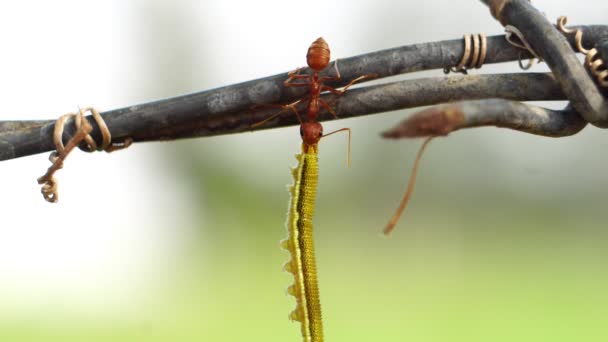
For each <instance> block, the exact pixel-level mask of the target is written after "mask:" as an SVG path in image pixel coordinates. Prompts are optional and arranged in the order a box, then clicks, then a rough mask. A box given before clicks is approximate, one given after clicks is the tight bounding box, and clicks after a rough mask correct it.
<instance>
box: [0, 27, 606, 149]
mask: <svg viewBox="0 0 608 342" xmlns="http://www.w3.org/2000/svg"><path fill="white" fill-rule="evenodd" d="M579 28H580V29H582V30H583V32H584V42H585V44H589V45H595V44H596V43H597V41H599V39H600V38H602V37H606V36H608V26H581V27H579ZM568 39H570V41H571V44H574V41H573V38H572V37H569V38H568ZM487 49H488V50H487V55H486V63H499V62H505V61H515V60H517V59H519V58H528V57H531V56H530V54H529V53H528V52H526V51H523V50H521V49H518V48H516V47H514V46H512V45H510V44H509V43H508V42H506V40H505V39H504V36H503V35H500V36H493V37H488V42H487ZM463 51H464V44H463V40H462V39H455V40H447V41H440V42H431V43H423V44H414V45H409V46H403V47H398V48H393V49H388V50H383V51H378V52H373V53H369V54H364V55H360V56H356V57H351V58H345V59H340V61H339V68H340V72H341V74H342V79H341V81H340V82H336V83H333V84H330V85H331V86H334V87H339V86H342V85H344V84H346V83H347V82H349V81H351V80H352V79H354V78H355V77H358V76H360V75H362V74H371V73H374V74H376V75H377V76H378V78H383V77H388V76H393V75H397V74H403V73H409V72H415V71H422V70H430V69H443V68H445V67H450V66H454V65H456V64H457V63H458V61H459V60H460V58H461V55H462V53H463ZM328 70H329V72H332V70H333V68H328ZM303 72H307V70H306V69H304V70H303ZM286 78H287V74H286V73H282V74H278V75H274V76H270V77H266V78H262V79H258V80H252V81H248V82H244V83H239V84H236V85H231V86H226V87H222V88H217V89H212V90H209V91H204V92H199V93H194V94H189V95H184V96H179V97H174V98H170V99H166V100H160V101H155V102H150V103H145V104H141V105H136V106H131V107H127V108H122V109H117V110H112V111H107V112H104V113H102V117H103V118H104V120H105V122H106V124H107V126H108V128H109V130H110V131H111V132H112V136H113V140H114V141H120V140H123V139H125V138H132V139H133V140H134V141H135V142H138V141H158V140H171V139H180V138H190V137H201V136H211V135H219V134H229V133H238V132H244V131H253V130H257V129H265V128H274V127H282V126H287V125H294V124H297V120H296V118H295V117H293V116H292V115H283V116H280V117H277V118H276V119H275V120H271V121H269V122H268V123H267V125H264V126H263V127H256V128H252V127H251V125H252V124H253V123H257V122H260V121H262V120H264V119H265V118H267V117H268V116H269V115H270V113H271V112H276V111H271V110H253V109H252V108H253V106H255V105H259V104H268V103H289V102H290V101H293V100H295V99H298V98H300V97H301V96H302V95H304V92H305V89H295V88H286V87H284V86H283V81H284V80H285V79H286ZM492 97H501V98H506V99H512V100H519V101H533V100H564V99H566V97H565V96H564V94H563V93H562V91H561V90H560V87H559V84H558V83H557V82H555V80H554V79H553V78H552V77H551V76H549V75H542V74H523V75H522V74H520V75H488V76H450V77H441V78H436V79H420V80H410V81H402V82H395V83H389V84H383V85H375V86H369V87H363V88H359V89H353V90H349V91H348V92H347V93H346V94H345V95H344V96H342V97H340V98H338V99H334V98H331V97H330V98H327V97H326V99H327V101H330V102H331V103H334V105H335V109H336V112H337V113H338V115H339V116H340V117H343V118H344V117H352V116H358V115H366V114H373V113H379V112H385V111H391V110H397V109H401V108H409V107H416V106H423V105H431V104H436V103H441V102H447V101H456V100H464V99H482V98H492ZM87 119H88V120H89V122H90V123H91V125H92V126H93V132H92V133H91V135H92V136H93V138H94V139H95V140H96V141H101V135H100V130H99V127H98V126H97V124H96V123H95V122H94V120H93V119H92V118H90V117H88V118H87ZM53 129H54V121H51V120H49V121H30V122H19V121H8V122H0V160H7V159H12V158H18V157H23V156H27V155H32V154H37V153H42V152H47V151H51V150H53V149H55V146H54V144H53V140H52V133H53ZM74 133H75V132H74V128H73V125H68V126H67V127H66V129H65V135H64V139H65V140H68V139H69V138H70V137H71V136H73V135H74Z"/></svg>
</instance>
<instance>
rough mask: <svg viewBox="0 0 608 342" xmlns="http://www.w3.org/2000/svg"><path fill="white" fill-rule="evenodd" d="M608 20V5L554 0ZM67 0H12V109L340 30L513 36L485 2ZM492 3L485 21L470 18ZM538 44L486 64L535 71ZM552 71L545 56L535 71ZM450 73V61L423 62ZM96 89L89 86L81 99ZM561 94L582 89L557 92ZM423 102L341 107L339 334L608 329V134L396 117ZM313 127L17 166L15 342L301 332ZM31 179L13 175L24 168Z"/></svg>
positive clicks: (266, 57) (137, 86)
mask: <svg viewBox="0 0 608 342" xmlns="http://www.w3.org/2000/svg"><path fill="white" fill-rule="evenodd" d="M534 3H535V5H536V6H538V7H539V8H541V9H542V10H543V11H545V12H546V14H547V16H548V17H549V18H556V17H557V16H559V15H562V14H568V15H569V16H570V22H571V23H572V24H583V23H585V24H599V23H604V22H605V16H606V14H607V13H608V5H607V4H606V2H603V1H600V0H597V1H592V0H583V1H579V2H567V1H540V0H539V1H534ZM455 5H456V4H455V2H453V1H428V2H395V1H390V0H383V1H373V2H372V1H367V2H359V3H352V2H348V1H337V2H320V1H307V2H306V3H293V4H292V3H289V2H281V1H258V2H251V3H250V2H244V1H225V2H210V1H203V2H196V1H186V0H184V1H175V2H164V1H143V0H142V1H135V0H133V1H126V2H119V1H108V2H75V1H71V2H70V1H58V2H53V4H47V3H45V2H23V3H22V4H19V5H18V4H16V3H15V4H12V5H3V8H2V11H0V12H1V13H2V14H0V22H2V24H0V25H2V26H0V28H2V30H1V31H2V32H4V34H6V35H7V37H8V36H9V35H10V38H6V40H5V48H4V49H5V51H6V52H5V53H6V57H5V58H6V59H5V61H4V62H3V63H2V64H3V66H2V68H3V69H2V74H3V75H5V77H4V79H3V80H0V82H2V92H3V93H4V94H8V96H7V98H6V101H5V102H4V104H3V105H2V110H0V113H2V114H0V115H2V116H1V117H0V119H15V118H22V119H34V118H41V117H42V118H55V117H57V116H58V115H59V114H62V113H64V112H66V111H69V110H71V109H72V107H74V105H75V104H79V105H88V104H93V105H96V106H98V107H100V109H102V110H105V109H113V108H119V107H122V106H129V105H134V104H137V103H142V102H146V101H151V100H155V99H159V98H163V97H170V96H176V95H180V94H184V93H189V92H194V91H199V90H202V89H210V88H214V87H219V86H223V85H228V84H232V83H236V82H240V81H245V80H249V79H253V78H258V77H263V76H267V75H272V74H276V73H279V72H285V71H287V70H291V69H294V68H295V67H297V66H300V65H303V64H305V59H304V55H305V52H306V49H307V47H308V45H309V44H310V43H311V42H312V41H313V40H314V39H316V38H317V37H318V36H320V35H323V36H324V37H325V38H326V40H327V41H328V42H329V44H330V46H331V47H332V53H333V58H340V57H348V56H352V55H356V54H361V53H365V52H370V51H374V50H379V49H384V48H389V47H394V46H399V45H406V44H412V43H417V42H423V41H436V40H443V39H452V38H457V37H460V36H462V34H464V33H473V32H485V33H486V34H488V35H490V34H498V33H500V32H501V27H500V26H499V25H498V23H497V22H495V21H494V20H493V19H492V18H491V17H490V15H489V12H488V10H487V8H486V7H485V6H483V5H482V4H481V3H480V2H476V1H470V2H459V3H458V7H456V6H455ZM471 18H475V20H471ZM518 70H519V69H518V68H517V63H510V64H508V65H503V66H489V65H488V66H484V68H483V69H481V71H480V72H517V71H518ZM542 70H546V66H544V65H539V66H535V69H534V71H542ZM421 76H442V73H441V71H433V72H427V73H423V74H416V75H408V76H407V77H409V78H415V77H421ZM79 101H88V102H84V103H83V102H79ZM545 105H549V106H552V107H554V108H560V107H562V106H563V105H564V104H563V103H553V104H545ZM411 112H412V111H399V112H393V113H386V114H380V115H373V116H369V117H365V118H358V119H349V120H340V121H336V122H327V123H326V124H325V127H326V130H330V129H337V128H341V127H351V128H352V130H353V145H352V151H353V153H352V158H353V160H352V165H353V166H352V168H351V169H347V168H346V167H345V163H346V138H345V137H339V136H335V137H332V138H329V139H327V140H323V141H322V144H321V146H320V172H321V175H320V184H319V192H318V197H317V209H316V216H315V229H316V231H315V243H316V249H317V262H318V265H319V278H320V289H321V300H322V305H323V313H324V318H325V330H326V331H325V335H326V339H327V340H328V341H416V342H423V341H442V342H447V341H450V342H451V341H467V342H471V341H493V342H499V341H510V342H512V341H538V340H545V341H605V340H606V339H607V338H608V331H607V330H608V328H606V327H608V294H607V293H606V291H605V289H606V288H607V287H608V277H607V275H606V272H605V270H606V267H607V265H608V258H607V256H608V254H607V252H606V241H607V238H608V231H607V230H606V229H605V227H606V223H605V222H604V220H605V218H606V204H605V203H606V202H605V200H606V198H607V195H606V194H607V193H608V187H607V185H608V181H607V180H606V176H605V174H606V173H605V170H606V168H607V167H608V158H607V157H605V156H604V154H603V153H602V152H603V151H606V150H607V149H606V148H607V147H608V144H607V142H606V139H605V137H604V136H603V135H605V133H603V132H601V131H600V130H599V129H596V128H593V127H588V128H586V129H585V130H584V131H583V132H581V133H580V134H578V135H576V136H573V137H569V138H563V139H549V138H541V137H535V136H529V135H525V134H522V133H517V132H511V131H506V130H499V129H495V128H484V129H473V130H468V131H463V132H457V133H455V134H453V135H451V136H449V137H447V138H441V139H437V140H436V141H433V142H432V143H431V145H430V147H429V149H428V150H427V153H426V155H425V156H424V158H423V163H422V166H421V169H420V172H419V178H418V182H417V185H416V192H415V193H414V197H413V200H412V202H411V204H410V206H409V207H408V208H407V210H406V212H405V215H404V217H403V218H402V220H401V222H400V223H399V225H398V226H397V230H396V231H395V233H394V234H393V236H391V237H390V238H385V237H383V236H382V235H381V234H380V232H381V230H382V228H383V227H384V225H385V224H386V222H387V220H388V219H389V217H390V215H392V213H393V211H394V210H395V208H396V207H397V205H398V203H399V200H400V199H401V196H402V195H403V191H404V190H405V186H406V182H407V178H408V176H409V171H410V168H411V162H412V161H413V159H414V156H415V153H416V150H417V149H418V147H419V146H420V144H421V141H397V142H395V141H383V140H382V139H381V138H380V137H379V135H378V133H379V132H381V131H383V130H385V129H387V128H390V127H391V126H392V125H393V124H395V123H396V122H399V121H400V120H402V119H403V118H405V117H406V116H407V115H408V114H409V113H411ZM297 132H298V128H297V127H291V128H286V129H279V130H268V131H263V132H256V133H245V134H240V135H232V136H222V137H213V138H204V139H194V140H187V141H180V142H171V143H162V144H160V143H148V144H141V145H139V146H133V147H132V148H130V149H129V150H127V151H122V152H118V153H116V154H112V155H104V154H94V155H85V154H82V153H79V154H74V155H73V156H70V160H69V161H68V163H67V164H66V168H65V170H62V171H61V172H60V173H59V175H58V178H59V179H60V182H61V188H60V191H61V194H62V198H61V203H60V204H58V205H57V206H49V205H48V204H46V203H44V202H43V200H42V199H41V198H39V193H38V188H37V187H36V185H35V182H34V179H35V177H37V176H39V174H41V173H42V172H43V171H44V170H45V169H46V167H47V165H48V162H46V161H45V158H46V156H36V157H30V158H23V159H20V160H15V161H10V162H6V163H3V165H2V169H3V171H2V172H3V173H4V177H3V179H4V181H3V182H4V183H3V188H4V189H5V197H4V198H3V199H1V201H2V202H1V204H2V207H3V208H7V209H5V210H3V211H4V212H3V216H4V217H5V219H4V220H3V223H4V224H2V227H1V228H0V240H2V241H3V242H1V243H0V341H45V342H46V341H62V342H64V341H243V340H250V341H298V340H300V338H299V334H300V332H299V326H298V325H297V324H296V323H291V322H289V320H288V318H287V315H288V313H289V312H290V311H291V310H292V309H293V308H294V307H295V301H294V299H293V298H292V297H290V296H288V295H286V288H287V286H288V285H289V284H291V282H292V279H291V276H290V275H289V274H287V273H285V272H283V271H282V270H281V268H282V265H283V263H284V262H285V261H286V260H287V259H288V255H287V253H286V252H284V251H282V250H281V249H280V248H279V241H280V240H281V239H283V238H284V237H285V236H286V229H285V220H286V212H287V202H288V193H287V190H286V185H287V184H289V183H290V182H291V179H290V173H289V167H291V166H294V165H295V159H294V158H293V155H294V154H295V153H297V152H298V151H299V135H298V133H297ZM9 180H10V181H9Z"/></svg>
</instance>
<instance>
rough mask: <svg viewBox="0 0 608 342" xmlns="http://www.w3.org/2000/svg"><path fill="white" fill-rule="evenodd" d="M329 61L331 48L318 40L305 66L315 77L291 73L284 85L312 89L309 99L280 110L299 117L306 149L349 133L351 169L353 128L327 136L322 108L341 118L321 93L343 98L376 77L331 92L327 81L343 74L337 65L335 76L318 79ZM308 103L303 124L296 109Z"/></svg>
mask: <svg viewBox="0 0 608 342" xmlns="http://www.w3.org/2000/svg"><path fill="white" fill-rule="evenodd" d="M329 61H330V50H329V45H327V42H326V41H325V39H323V38H321V37H319V38H317V40H315V41H314V42H313V43H312V44H311V45H310V47H309V48H308V52H307V53H306V63H307V64H308V66H309V67H310V68H311V69H312V70H313V73H312V75H301V74H299V72H300V70H301V68H298V69H296V70H294V71H291V72H290V73H289V74H288V76H289V78H287V79H286V80H285V82H283V84H284V85H285V86H286V87H309V88H310V93H309V94H308V95H306V96H304V97H303V98H301V99H299V100H298V101H296V102H293V103H290V104H288V105H279V106H280V107H281V108H283V109H290V110H292V111H293V112H294V113H295V114H296V117H297V118H298V121H299V122H300V136H301V137H302V141H303V143H304V145H305V146H307V147H312V148H314V149H315V150H316V149H317V144H318V143H319V140H320V139H321V138H322V137H326V136H328V135H331V134H334V133H337V132H341V131H348V140H349V147H348V149H349V152H348V164H349V165H350V128H342V129H339V130H337V131H333V132H331V133H328V134H325V135H324V134H323V126H322V125H321V123H320V122H318V121H317V115H318V114H319V110H320V109H321V107H323V108H325V109H326V110H327V111H328V112H329V113H330V114H331V115H333V117H334V118H336V119H337V118H338V116H337V115H336V113H335V112H334V110H333V109H332V108H331V107H330V106H329V105H328V104H327V102H325V100H323V99H322V98H321V93H322V92H324V91H329V92H330V93H333V94H336V95H342V94H344V92H346V90H347V89H348V88H349V87H350V86H352V85H353V84H355V83H356V82H359V81H361V80H363V79H365V78H370V77H373V75H362V76H359V77H357V78H355V79H354V80H352V81H350V83H348V84H347V85H346V86H344V88H342V89H341V90H338V89H335V88H332V87H330V86H327V85H325V84H324V83H325V82H327V81H338V80H340V78H341V76H340V71H339V70H338V62H337V61H336V62H334V69H335V70H336V75H335V76H322V77H320V76H319V73H320V72H321V71H323V70H324V69H325V68H327V66H328V65H329ZM304 79H305V80H306V81H304V82H292V81H294V80H304ZM305 99H308V109H307V112H306V120H305V121H302V118H301V117H300V114H298V112H297V110H296V108H295V105H296V104H298V103H300V102H301V101H303V100H305ZM279 114H280V113H278V114H276V115H273V116H271V117H270V118H267V119H266V120H264V121H262V122H259V123H257V124H255V126H257V125H260V124H262V123H264V122H266V121H268V120H270V119H272V118H274V117H275V116H277V115H279Z"/></svg>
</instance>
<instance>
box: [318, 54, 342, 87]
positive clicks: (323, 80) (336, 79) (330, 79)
mask: <svg viewBox="0 0 608 342" xmlns="http://www.w3.org/2000/svg"><path fill="white" fill-rule="evenodd" d="M334 70H336V76H323V77H321V78H320V79H319V81H320V82H325V81H338V80H339V79H340V78H342V76H340V70H339V69H338V60H337V59H336V60H335V61H334Z"/></svg>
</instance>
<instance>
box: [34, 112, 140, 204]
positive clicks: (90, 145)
mask: <svg viewBox="0 0 608 342" xmlns="http://www.w3.org/2000/svg"><path fill="white" fill-rule="evenodd" d="M86 112H90V113H91V114H92V115H93V118H94V119H95V122H96V123H97V125H98V126H99V129H100V131H101V136H102V143H101V146H99V147H98V146H97V143H96V142H95V139H93V137H92V136H91V134H90V133H91V131H93V127H92V126H91V124H90V123H89V121H88V120H87V119H86V118H85V115H84V114H85V113H86ZM69 119H73V121H74V126H75V128H76V133H75V134H74V136H73V137H71V138H70V140H69V141H68V143H67V144H66V145H64V144H63V131H64V127H65V125H66V123H67V121H68V120H69ZM83 141H84V143H85V145H84V147H83V150H84V151H87V152H93V151H101V150H104V151H106V152H113V151H116V150H120V149H123V148H127V147H129V146H130V145H131V143H132V142H133V140H132V139H130V138H127V139H125V140H124V141H121V142H117V143H112V135H111V134H110V130H109V129H108V126H107V125H106V123H105V121H104V120H103V118H102V116H101V115H100V114H99V112H98V111H97V110H95V109H94V108H91V107H86V108H83V109H79V110H78V113H67V114H65V115H62V116H60V117H59V119H57V121H56V122H55V128H54V130H53V143H54V144H55V148H56V149H57V150H56V151H53V152H52V153H51V155H50V156H49V161H50V162H51V163H52V164H51V166H50V167H49V168H48V170H47V171H46V173H45V174H44V175H43V176H41V177H39V178H38V184H41V185H42V189H41V190H40V191H41V193H42V196H43V197H44V199H45V200H46V201H47V202H50V203H56V202H57V201H58V200H59V194H58V191H57V180H55V177H54V175H55V172H57V171H58V170H60V169H62V168H63V161H64V160H65V159H66V158H67V156H68V155H69V154H70V152H72V150H73V149H74V148H75V147H76V146H79V145H80V144H81V143H82V142H83Z"/></svg>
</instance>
